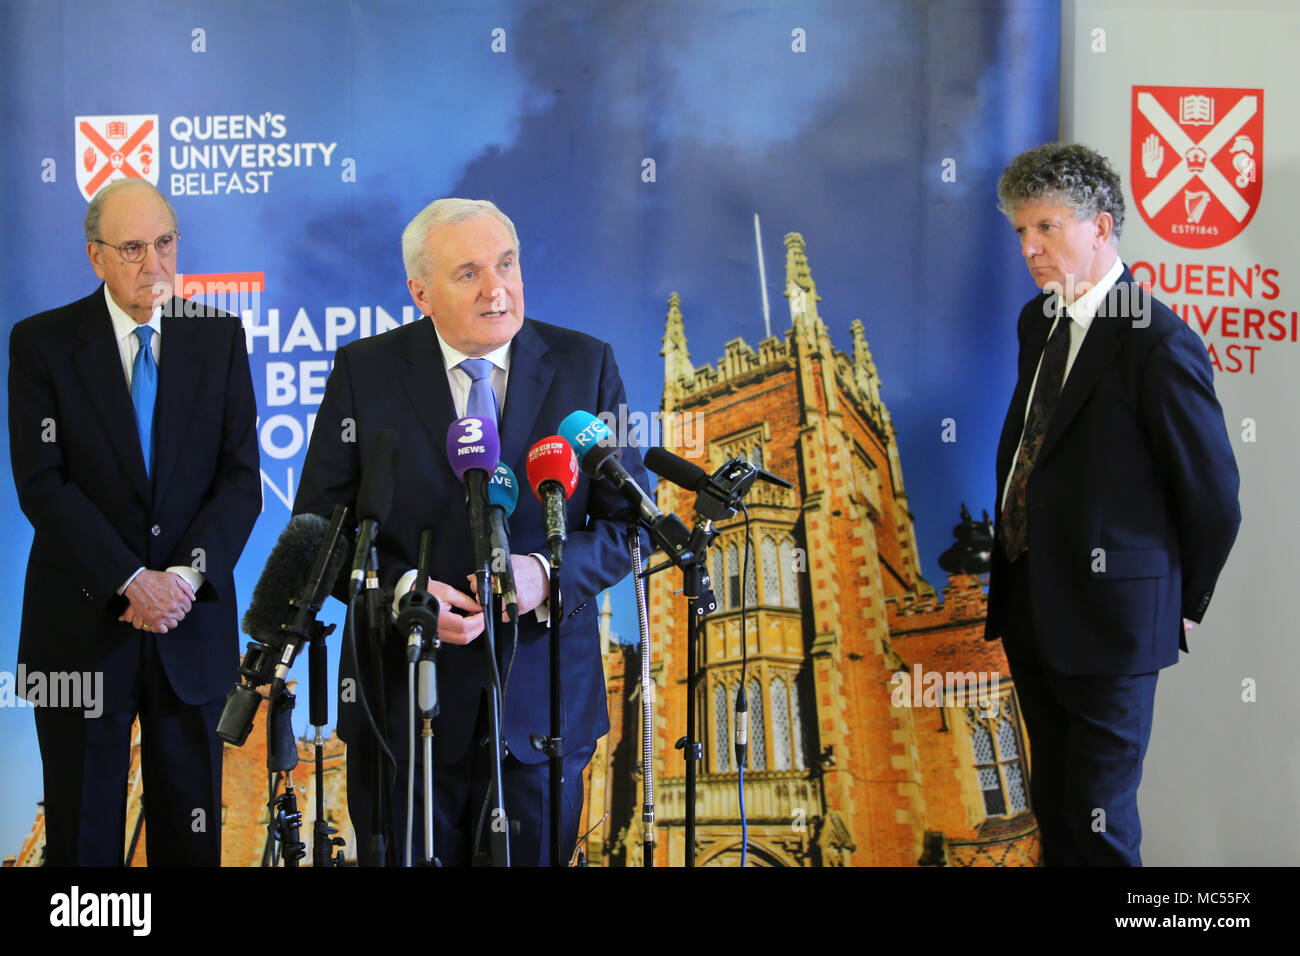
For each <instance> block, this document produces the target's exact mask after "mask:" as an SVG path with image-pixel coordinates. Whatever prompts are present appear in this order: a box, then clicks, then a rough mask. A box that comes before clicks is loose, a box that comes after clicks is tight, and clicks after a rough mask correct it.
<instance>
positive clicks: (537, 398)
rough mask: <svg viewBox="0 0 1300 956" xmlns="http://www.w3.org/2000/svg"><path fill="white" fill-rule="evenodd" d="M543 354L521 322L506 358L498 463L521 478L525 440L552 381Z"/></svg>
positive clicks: (527, 323)
mask: <svg viewBox="0 0 1300 956" xmlns="http://www.w3.org/2000/svg"><path fill="white" fill-rule="evenodd" d="M546 353H547V348H546V343H545V342H543V341H542V337H541V336H540V335H538V334H537V330H536V329H534V328H533V324H532V322H531V321H530V320H529V319H524V324H523V326H522V327H520V329H519V331H518V333H516V335H515V339H514V349H513V350H512V352H511V355H510V378H509V380H508V381H507V383H506V405H505V408H503V409H502V410H501V460H502V461H503V462H505V463H506V464H507V465H508V466H509V467H510V468H511V470H513V471H514V473H515V474H516V475H522V474H523V470H522V469H523V467H524V455H525V454H526V453H527V451H528V439H529V436H530V435H532V432H533V426H534V425H535V424H536V423H537V416H538V415H540V414H541V411H542V405H543V404H544V402H545V399H546V394H547V393H548V392H549V391H550V389H551V381H552V379H554V378H555V368H554V367H553V366H552V365H551V363H550V362H549V361H547V360H546V358H545V356H546ZM556 424H557V425H558V424H559V423H558V422H557V423H556ZM521 480H523V479H521Z"/></svg>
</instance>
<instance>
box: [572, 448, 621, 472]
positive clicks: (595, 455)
mask: <svg viewBox="0 0 1300 956" xmlns="http://www.w3.org/2000/svg"><path fill="white" fill-rule="evenodd" d="M611 458H612V459H614V461H615V462H616V463H618V464H622V458H623V453H622V451H621V450H620V449H619V447H618V446H617V445H592V446H591V447H590V448H588V449H587V453H586V454H585V455H583V456H582V458H580V459H579V460H578V464H579V465H580V466H581V468H582V471H583V473H584V474H586V475H588V476H590V477H592V478H599V477H600V475H601V468H602V467H603V466H604V464H605V462H606V461H608V460H609V459H611Z"/></svg>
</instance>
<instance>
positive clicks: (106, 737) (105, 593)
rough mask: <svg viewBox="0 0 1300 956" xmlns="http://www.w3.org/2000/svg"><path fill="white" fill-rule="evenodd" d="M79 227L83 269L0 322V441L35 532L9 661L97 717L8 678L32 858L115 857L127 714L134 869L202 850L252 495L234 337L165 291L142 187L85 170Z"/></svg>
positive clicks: (212, 811) (245, 393)
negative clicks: (133, 778)
mask: <svg viewBox="0 0 1300 956" xmlns="http://www.w3.org/2000/svg"><path fill="white" fill-rule="evenodd" d="M85 229H86V252H87V255H88V256H89V257H90V263H91V266H92V267H93V268H94V270H95V273H96V275H98V276H99V277H100V278H101V279H103V284H102V285H101V286H100V287H99V288H98V289H96V290H95V291H94V292H92V293H91V294H90V295H88V296H87V297H86V298H84V299H81V300H80V301H77V302H73V303H72V304H70V305H66V306H63V307H62V308H59V309H54V310H52V311H50V312H44V313H41V314H40V315H35V316H32V317H31V318H28V319H24V320H23V321H21V322H19V323H18V324H17V325H15V326H14V328H13V331H12V332H11V333H10V336H9V442H10V454H11V459H12V462H13V470H14V482H15V484H16V485H17V488H18V501H19V503H20V504H21V506H22V509H23V513H24V514H26V515H27V518H28V520H29V521H31V523H32V527H33V528H34V529H35V536H34V538H33V541H32V550H31V556H30V558H29V559H28V564H27V583H26V587H25V589H24V592H23V618H22V628H21V634H20V639H19V648H18V660H19V667H20V669H21V670H24V671H25V673H26V675H27V677H28V683H29V689H30V687H31V686H35V685H33V684H32V680H33V677H34V676H36V675H41V676H42V677H43V678H44V680H45V681H46V686H47V687H53V686H54V685H55V682H56V677H57V675H62V677H61V678H58V679H59V680H61V681H62V683H63V684H64V686H67V684H68V682H69V681H72V680H73V679H74V678H75V677H79V678H80V679H82V680H85V679H88V678H91V677H92V675H100V676H102V686H103V700H102V701H100V702H99V704H98V705H97V706H96V708H95V710H99V711H101V712H100V713H93V712H88V711H86V710H85V709H84V708H82V709H78V708H75V707H68V706H67V702H66V701H61V700H54V699H49V700H45V701H40V700H36V699H34V695H31V694H29V696H32V697H33V700H32V702H33V703H34V704H35V705H36V712H35V716H36V733H37V737H38V738H39V740H40V747H41V759H42V763H43V767H44V778H45V781H44V782H45V835H46V849H45V862H46V864H47V865H54V866H69V865H99V866H120V865H122V862H123V849H124V845H125V835H124V832H125V825H126V786H127V770H128V766H129V760H130V747H131V725H132V722H133V721H134V719H135V717H136V716H137V714H138V715H139V718H140V731H141V748H142V768H143V773H144V789H145V792H146V793H147V795H148V796H147V802H146V805H145V819H146V822H147V825H148V826H147V830H146V845H147V849H148V859H149V863H150V864H151V865H158V864H164V865H196V864H197V865H209V866H216V865H219V864H220V862H221V753H222V750H221V743H220V741H219V740H218V739H217V737H216V735H215V734H214V732H213V731H214V728H215V727H216V724H217V719H218V718H219V716H220V714H221V708H222V699H223V697H224V696H225V694H226V693H227V692H228V691H229V689H230V685H231V683H232V682H233V681H234V679H235V677H236V667H237V665H238V661H239V658H238V654H239V651H238V646H237V643H236V636H237V632H236V628H235V590H234V568H235V562H236V561H237V560H238V558H239V554H240V552H241V551H242V550H243V547H244V542H245V541H246V540H247V538H248V534H249V532H250V531H251V530H252V527H253V522H254V521H255V520H256V519H257V515H258V513H259V512H260V510H261V503H262V497H261V480H260V477H259V474H258V456H257V436H256V430H255V421H256V417H257V409H256V405H255V401H254V398H253V385H252V379H251V377H250V375H249V369H248V355H247V352H246V350H245V343H244V332H243V329H242V328H241V326H240V323H239V320H238V319H237V318H235V317H234V316H229V315H224V314H205V315H201V316H200V315H198V314H196V313H199V312H203V311H205V310H203V309H196V308H194V307H193V306H192V304H191V303H187V302H185V301H184V300H182V299H179V298H176V297H175V296H173V294H172V287H173V282H174V279H175V275H176V254H177V249H178V247H179V245H180V234H179V232H178V226H177V221H176V213H175V211H174V210H173V209H172V208H171V204H170V203H168V202H167V200H166V199H164V198H163V196H162V194H161V193H159V192H158V191H157V190H156V189H154V187H153V186H151V185H149V184H148V183H146V182H144V181H143V180H138V179H122V180H119V181H117V182H114V183H111V184H110V185H108V186H105V187H104V188H103V189H101V190H100V191H99V192H97V193H96V194H95V195H94V196H93V197H92V198H91V200H90V205H89V206H88V207H87V209H86V221H85ZM95 679H98V676H97V677H96V678H95Z"/></svg>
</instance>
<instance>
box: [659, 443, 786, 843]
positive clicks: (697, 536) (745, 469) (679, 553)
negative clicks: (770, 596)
mask: <svg viewBox="0 0 1300 956" xmlns="http://www.w3.org/2000/svg"><path fill="white" fill-rule="evenodd" d="M695 470H696V471H699V469H695ZM692 480H694V479H692ZM756 480H762V481H766V482H768V483H770V484H774V485H778V486H780V487H783V488H789V487H790V483H789V482H788V481H785V480H784V479H782V478H778V477H777V476H776V475H773V474H770V473H768V472H766V471H763V470H762V469H761V468H758V467H757V466H755V465H753V464H751V463H750V462H747V461H745V460H744V459H741V458H732V459H730V460H729V461H727V462H726V463H724V464H723V465H722V467H720V468H719V469H718V470H717V471H716V472H714V473H713V474H712V475H707V476H706V475H704V474H703V472H700V478H699V480H698V481H695V482H694V484H693V485H692V486H691V489H690V490H694V491H698V494H697V496H696V499H695V514H696V516H697V518H698V520H697V521H696V523H695V527H694V528H693V529H692V530H691V533H690V538H689V542H686V543H685V544H684V545H683V543H682V542H681V541H680V538H681V534H682V532H684V531H685V526H684V525H682V523H681V521H680V520H679V519H677V518H676V516H674V515H664V516H663V517H661V518H657V519H655V521H653V522H651V523H650V534H651V536H652V537H653V538H654V539H655V541H656V542H657V543H658V544H659V546H660V547H662V548H663V549H664V551H665V553H666V554H667V555H668V560H667V561H665V562H664V563H662V564H660V565H658V566H656V567H653V568H650V569H649V570H647V571H646V572H645V573H644V574H643V575H642V577H643V578H646V577H649V576H650V575H651V574H655V573H657V572H659V571H663V570H664V569H666V568H669V567H672V566H674V565H676V566H677V567H679V568H681V569H682V593H683V594H685V595H686V599H687V614H686V617H687V623H686V633H687V646H688V650H687V665H686V690H687V693H686V736H685V737H682V738H681V739H680V740H678V741H677V749H678V750H681V751H682V756H683V757H684V758H685V760H686V865H687V866H688V867H693V866H694V865H695V804H696V800H695V762H696V761H697V760H699V759H701V757H703V752H704V748H703V746H702V745H701V744H700V742H699V741H697V740H696V739H695V719H696V713H695V710H696V708H695V697H696V695H695V685H696V683H697V682H698V681H699V677H700V653H699V640H700V621H701V620H703V618H704V617H705V616H706V615H708V614H711V613H712V612H713V611H715V610H717V607H718V601H717V598H716V597H715V596H714V594H713V591H712V589H711V587H710V586H711V584H712V582H711V581H710V580H709V573H708V549H709V545H711V544H712V543H713V540H714V539H715V538H716V537H717V536H718V532H717V531H716V530H715V529H714V527H713V522H714V521H722V520H725V519H727V518H730V517H731V516H732V515H734V514H735V513H736V510H737V509H738V508H739V507H740V504H741V501H742V500H743V499H744V497H745V495H746V494H747V493H748V492H749V489H750V488H751V487H752V486H753V484H754V482H755V481H756ZM747 565H748V562H747V561H746V562H745V564H744V565H743V566H742V577H741V580H742V582H743V580H744V574H745V573H746V572H745V571H744V568H745V567H747ZM740 639H741V640H742V641H744V640H745V639H746V638H745V635H744V634H741V636H740Z"/></svg>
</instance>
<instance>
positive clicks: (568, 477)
mask: <svg viewBox="0 0 1300 956" xmlns="http://www.w3.org/2000/svg"><path fill="white" fill-rule="evenodd" d="M528 483H529V484H530V485H531V486H532V488H533V494H534V495H536V496H537V500H538V501H540V502H541V503H542V509H543V513H544V514H545V516H546V543H547V544H548V545H550V548H551V567H552V568H558V567H559V566H560V562H561V561H562V560H563V559H564V542H565V541H566V540H568V531H567V529H566V527H565V519H564V502H565V501H566V500H567V499H568V497H569V496H570V495H571V494H573V491H574V489H575V488H577V487H578V458H577V456H576V455H575V454H574V453H573V448H572V447H571V446H570V445H569V443H568V442H567V441H565V440H564V439H563V438H561V437H560V436H559V435H551V436H549V437H547V438H543V439H542V440H541V441H539V442H538V443H537V444H536V445H534V446H533V447H532V448H530V449H529V450H528Z"/></svg>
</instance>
